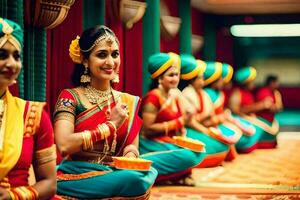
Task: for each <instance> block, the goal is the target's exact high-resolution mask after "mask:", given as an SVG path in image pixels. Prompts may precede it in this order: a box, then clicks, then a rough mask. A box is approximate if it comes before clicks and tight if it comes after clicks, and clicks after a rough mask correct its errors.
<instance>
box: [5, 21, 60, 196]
mask: <svg viewBox="0 0 300 200" xmlns="http://www.w3.org/2000/svg"><path fill="white" fill-rule="evenodd" d="M22 46H23V31H22V29H21V28H20V26H19V25H18V24H16V23H15V22H13V21H10V20H8V19H3V18H0V97H1V99H0V127H1V128H0V199H1V200H9V199H12V200H14V199H17V200H25V199H28V200H35V199H50V198H51V197H52V196H53V195H54V194H55V190H56V180H55V164H56V148H55V146H54V144H53V143H54V137H53V129H52V126H51V122H50V119H49V116H48V114H47V113H46V112H45V111H44V109H43V108H44V105H45V103H41V102H33V101H24V100H22V99H19V98H17V97H14V96H12V95H11V93H10V92H9V90H8V86H9V85H12V84H14V83H15V82H16V79H17V77H18V75H19V73H20V70H21V59H20V54H21V49H22ZM31 166H33V169H34V172H35V177H36V183H35V184H34V185H30V184H32V183H29V180H28V177H29V174H31V173H30V171H31V170H30V167H31Z"/></svg>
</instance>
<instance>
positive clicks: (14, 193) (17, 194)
mask: <svg viewBox="0 0 300 200" xmlns="http://www.w3.org/2000/svg"><path fill="white" fill-rule="evenodd" d="M8 192H9V195H10V198H11V199H12V200H20V199H30V200H37V199H38V196H39V195H38V192H37V191H36V189H34V188H33V187H31V186H28V187H25V186H21V187H16V188H12V189H10V190H8Z"/></svg>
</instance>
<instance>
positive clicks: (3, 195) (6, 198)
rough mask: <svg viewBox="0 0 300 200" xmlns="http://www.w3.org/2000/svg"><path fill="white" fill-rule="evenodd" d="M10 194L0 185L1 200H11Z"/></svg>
mask: <svg viewBox="0 0 300 200" xmlns="http://www.w3.org/2000/svg"><path fill="white" fill-rule="evenodd" d="M10 199H11V198H10V195H9V193H8V191H7V190H6V189H3V188H2V187H0V200H10Z"/></svg>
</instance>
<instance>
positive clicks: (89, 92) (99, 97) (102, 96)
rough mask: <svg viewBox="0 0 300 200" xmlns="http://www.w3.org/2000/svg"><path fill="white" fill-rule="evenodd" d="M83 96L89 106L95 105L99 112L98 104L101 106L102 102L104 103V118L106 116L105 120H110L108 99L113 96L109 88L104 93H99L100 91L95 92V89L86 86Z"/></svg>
mask: <svg viewBox="0 0 300 200" xmlns="http://www.w3.org/2000/svg"><path fill="white" fill-rule="evenodd" d="M84 94H85V96H86V97H87V99H88V100H89V102H90V103H91V104H97V105H98V107H99V109H100V110H102V108H101V106H100V104H102V102H105V101H106V103H107V106H108V108H107V110H106V111H105V116H106V118H107V120H110V113H111V108H110V101H109V99H110V98H111V97H112V96H113V95H112V90H111V88H109V89H108V90H106V91H101V90H97V89H96V88H94V87H92V86H90V85H88V86H87V87H86V88H85V93H84Z"/></svg>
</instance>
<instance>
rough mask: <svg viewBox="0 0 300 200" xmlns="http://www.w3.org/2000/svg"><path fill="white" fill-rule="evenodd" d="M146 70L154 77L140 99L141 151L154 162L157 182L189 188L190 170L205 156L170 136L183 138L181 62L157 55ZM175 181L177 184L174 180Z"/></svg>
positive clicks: (170, 56) (162, 54)
mask: <svg viewBox="0 0 300 200" xmlns="http://www.w3.org/2000/svg"><path fill="white" fill-rule="evenodd" d="M148 70H149V72H150V73H151V77H152V78H153V82H152V90H150V91H149V92H148V93H147V94H146V96H145V97H144V98H143V103H142V117H143V121H144V127H143V132H142V133H143V134H142V137H141V138H140V151H141V153H143V154H144V155H143V156H144V157H145V158H147V159H150V160H152V161H153V166H154V167H155V168H156V169H157V171H158V179H157V181H163V180H172V181H173V183H179V184H184V185H192V184H193V181H192V180H191V178H189V174H190V172H191V169H192V168H193V167H194V166H197V165H198V164H199V163H200V162H201V161H202V160H203V158H204V157H205V153H203V152H194V151H191V150H189V149H184V148H182V147H179V146H176V145H174V144H173V142H172V137H173V136H176V135H179V136H185V134H186V130H185V128H184V123H185V119H186V118H185V117H186V116H185V110H184V107H183V104H182V99H181V96H180V95H181V93H180V91H179V90H178V89H177V85H178V83H179V77H180V59H179V56H178V55H177V54H174V53H171V54H167V53H157V54H154V55H152V56H151V57H150V58H149V63H148ZM177 180H178V181H177Z"/></svg>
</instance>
